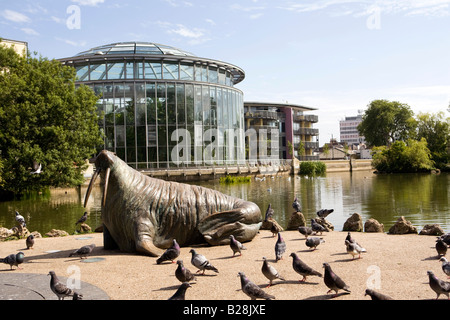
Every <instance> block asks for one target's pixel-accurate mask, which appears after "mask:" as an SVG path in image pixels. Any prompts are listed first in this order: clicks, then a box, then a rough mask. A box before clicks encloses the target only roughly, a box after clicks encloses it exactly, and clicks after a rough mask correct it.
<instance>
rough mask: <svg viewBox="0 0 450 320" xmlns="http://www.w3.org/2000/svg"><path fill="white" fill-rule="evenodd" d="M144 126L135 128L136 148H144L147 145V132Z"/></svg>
mask: <svg viewBox="0 0 450 320" xmlns="http://www.w3.org/2000/svg"><path fill="white" fill-rule="evenodd" d="M145 129H146V128H145V126H138V127H136V142H137V144H136V145H137V146H138V147H145V146H146V145H147V132H146V130H145Z"/></svg>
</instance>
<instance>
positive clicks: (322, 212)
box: [317, 209, 334, 218]
mask: <svg viewBox="0 0 450 320" xmlns="http://www.w3.org/2000/svg"><path fill="white" fill-rule="evenodd" d="M333 211H334V209H320V210H319V211H317V216H318V217H319V218H326V217H327V216H328V215H329V214H330V213H332V212H333Z"/></svg>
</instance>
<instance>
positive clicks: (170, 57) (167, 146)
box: [60, 42, 245, 169]
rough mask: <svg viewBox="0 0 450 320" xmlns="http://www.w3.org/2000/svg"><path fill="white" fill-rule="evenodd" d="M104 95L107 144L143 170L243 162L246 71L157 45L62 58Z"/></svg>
mask: <svg viewBox="0 0 450 320" xmlns="http://www.w3.org/2000/svg"><path fill="white" fill-rule="evenodd" d="M60 61H61V62H62V63H64V64H66V65H71V66H73V67H74V68H75V69H76V73H77V78H78V82H77V84H81V83H82V84H86V85H88V86H90V87H91V88H92V89H93V90H94V92H95V93H96V94H97V95H99V97H100V99H99V100H98V102H97V108H98V112H99V114H102V115H103V117H101V123H100V128H101V129H102V130H103V131H104V133H105V140H104V146H103V148H104V149H107V150H110V151H113V152H115V153H116V154H117V155H118V156H119V157H120V158H122V159H123V160H124V161H126V162H127V163H128V164H129V165H130V166H132V167H134V168H137V169H150V168H169V167H183V166H197V165H208V166H209V165H215V164H234V163H237V162H243V161H244V159H243V158H244V112H243V93H242V91H240V90H238V89H236V88H234V85H235V84H237V83H239V82H240V81H242V80H243V79H244V77H245V75H244V72H243V70H241V69H240V68H238V67H236V66H234V65H231V64H228V63H224V62H221V61H217V60H211V59H204V58H199V57H196V56H193V55H192V54H190V53H187V52H185V51H182V50H179V49H176V48H172V47H168V46H163V45H157V44H152V43H136V42H130V43H118V44H111V45H106V46H101V47H97V48H93V49H90V50H88V51H85V52H81V53H79V54H77V55H75V56H74V57H71V58H65V59H60Z"/></svg>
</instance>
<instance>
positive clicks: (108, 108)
mask: <svg viewBox="0 0 450 320" xmlns="http://www.w3.org/2000/svg"><path fill="white" fill-rule="evenodd" d="M108 102H109V101H107V102H106V104H105V125H107V126H113V125H114V106H113V105H112V104H111V103H108Z"/></svg>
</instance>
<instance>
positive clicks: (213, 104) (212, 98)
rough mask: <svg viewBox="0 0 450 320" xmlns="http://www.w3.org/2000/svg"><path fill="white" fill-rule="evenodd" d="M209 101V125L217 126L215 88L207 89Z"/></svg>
mask: <svg viewBox="0 0 450 320" xmlns="http://www.w3.org/2000/svg"><path fill="white" fill-rule="evenodd" d="M209 101H210V105H211V108H210V110H211V111H210V125H211V126H214V127H216V126H217V101H216V88H215V87H211V88H210V89H209Z"/></svg>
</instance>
